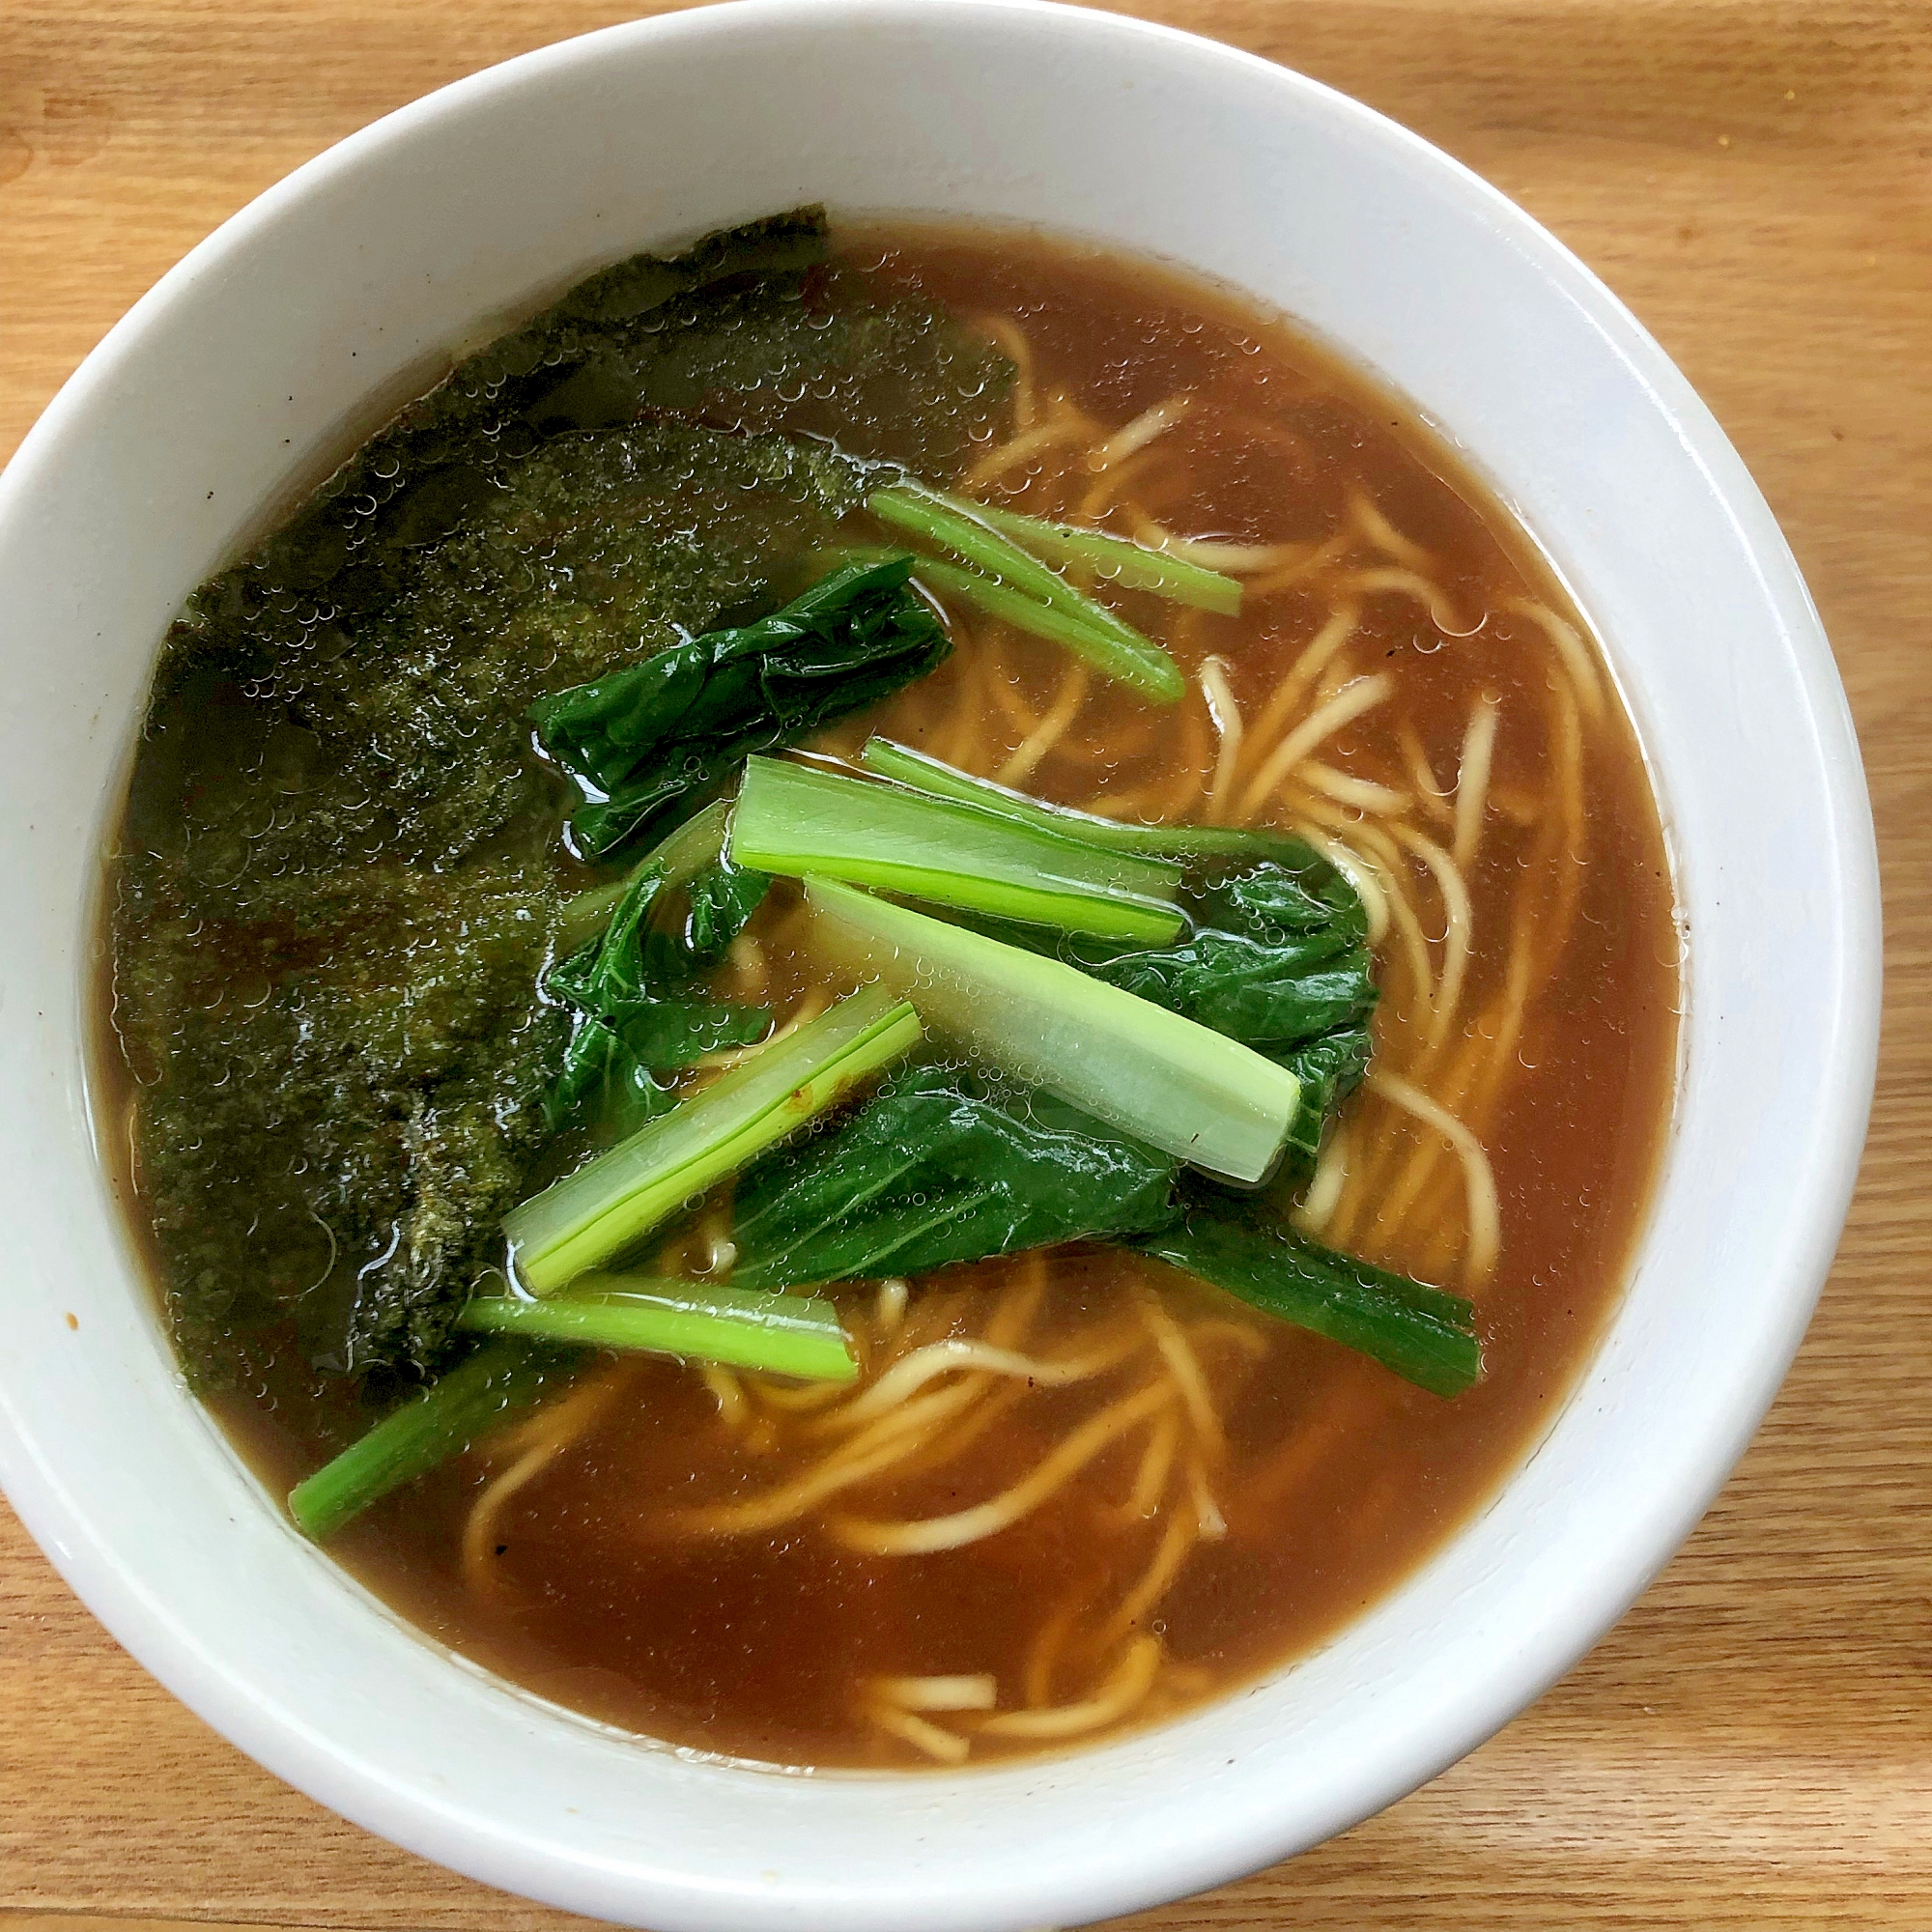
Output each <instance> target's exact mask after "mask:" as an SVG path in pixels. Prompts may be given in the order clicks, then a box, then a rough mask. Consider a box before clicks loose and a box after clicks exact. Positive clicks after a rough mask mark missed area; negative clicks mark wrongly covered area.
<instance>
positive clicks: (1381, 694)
mask: <svg viewBox="0 0 1932 1932" xmlns="http://www.w3.org/2000/svg"><path fill="white" fill-rule="evenodd" d="M1393 689H1394V685H1393V682H1392V680H1391V679H1390V677H1389V675H1388V673H1387V672H1386V671H1378V672H1377V673H1376V674H1375V676H1373V677H1364V678H1358V679H1357V680H1356V681H1355V682H1354V683H1353V684H1351V685H1350V687H1349V688H1348V690H1346V691H1345V692H1343V693H1342V694H1341V696H1338V697H1336V698H1335V699H1333V700H1332V701H1331V702H1330V703H1327V704H1324V705H1322V706H1321V709H1320V710H1319V711H1316V712H1314V713H1313V714H1312V715H1311V716H1309V717H1307V718H1304V719H1303V720H1302V722H1301V723H1300V724H1299V725H1296V726H1295V727H1294V729H1293V731H1291V732H1290V733H1289V734H1288V736H1287V737H1285V738H1284V739H1282V741H1281V742H1280V743H1279V744H1278V745H1277V746H1276V747H1275V748H1274V750H1273V751H1271V752H1270V753H1268V754H1267V756H1266V757H1265V758H1264V759H1263V760H1262V764H1261V769H1260V770H1259V771H1257V772H1256V773H1255V774H1254V776H1253V777H1252V778H1250V779H1249V781H1248V786H1247V789H1246V790H1245V791H1244V792H1243V793H1242V794H1241V803H1240V809H1239V822H1240V823H1241V824H1243V825H1248V824H1252V823H1253V822H1254V817H1255V814H1256V812H1258V811H1259V810H1261V808H1262V806H1263V805H1264V803H1265V802H1266V800H1267V799H1268V798H1269V797H1270V796H1271V795H1272V794H1273V793H1274V792H1275V791H1276V790H1277V789H1278V788H1279V787H1280V785H1281V782H1282V781H1283V780H1284V779H1286V778H1287V777H1288V775H1289V773H1291V772H1292V771H1293V769H1294V768H1295V766H1296V765H1297V764H1299V763H1300V762H1301V760H1302V759H1303V758H1305V757H1306V756H1307V755H1308V754H1309V753H1310V752H1312V751H1314V749H1315V748H1316V746H1317V745H1320V744H1321V743H1322V742H1323V741H1324V740H1325V739H1328V738H1331V737H1333V736H1334V735H1335V733H1336V732H1337V731H1340V730H1341V729H1342V728H1343V727H1344V726H1345V725H1352V724H1353V723H1354V721H1355V720H1356V719H1357V718H1359V717H1361V716H1362V714H1363V713H1364V712H1367V711H1373V710H1374V709H1375V708H1376V706H1377V705H1378V704H1381V703H1383V702H1384V701H1386V699H1387V698H1388V696H1389V694H1390V692H1391V691H1392V690H1393Z"/></svg>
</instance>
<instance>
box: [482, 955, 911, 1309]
mask: <svg viewBox="0 0 1932 1932" xmlns="http://www.w3.org/2000/svg"><path fill="white" fill-rule="evenodd" d="M920 1032H921V1028H920V1021H919V1015H918V1014H917V1013H916V1012H914V1010H913V1009H912V1008H911V1007H910V1006H908V1005H906V1004H905V1003H904V1002H903V1001H895V1000H893V999H892V998H891V997H889V996H888V995H887V994H885V993H883V992H882V991H880V990H879V989H877V988H875V987H868V988H867V989H866V990H864V991H862V992H859V993H856V994H854V995H853V996H852V997H851V998H850V999H847V1000H842V1001H840V1002H839V1004H838V1006H836V1007H834V1008H833V1009H832V1010H831V1011H830V1012H827V1013H821V1014H820V1015H819V1017H818V1018H817V1019H815V1020H813V1021H811V1022H810V1024H809V1025H807V1026H802V1027H800V1028H799V1030H798V1031H797V1032H796V1033H794V1034H790V1035H787V1036H786V1037H784V1038H782V1039H777V1040H774V1041H773V1042H772V1044H771V1045H770V1046H768V1047H766V1048H764V1049H763V1050H762V1051H760V1052H758V1053H756V1054H754V1055H753V1057H752V1058H751V1059H749V1060H746V1061H744V1062H741V1063H740V1064H739V1065H737V1066H735V1067H733V1068H732V1069H731V1071H730V1072H728V1073H726V1074H725V1076H724V1077H723V1078H722V1079H721V1080H719V1081H718V1083H717V1084H716V1085H715V1086H712V1087H708V1088H706V1089H705V1090H704V1091H703V1092H702V1093H701V1094H695V1095H694V1096H693V1097H692V1098H690V1099H688V1100H684V1101H681V1102H679V1104H678V1105H677V1106H675V1107H673V1108H672V1109H671V1110H670V1112H669V1113H668V1114H662V1115H660V1116H659V1117H658V1118H657V1119H656V1120H654V1121H651V1122H648V1123H647V1124H646V1125H644V1126H642V1127H640V1128H639V1130H638V1131H637V1132H636V1133H635V1134H633V1135H632V1136H631V1137H630V1139H629V1140H627V1141H621V1142H619V1143H618V1145H617V1146H616V1147H614V1148H612V1149H611V1151H609V1152H608V1153H605V1154H600V1155H599V1156H598V1158H597V1159H595V1160H593V1161H591V1162H590V1163H589V1164H588V1165H587V1166H585V1167H581V1168H579V1169H578V1170H577V1172H576V1173H575V1174H572V1175H568V1176H566V1177H565V1178H564V1179H562V1180H559V1181H557V1182H556V1183H555V1184H554V1186H551V1187H547V1188H545V1189H544V1191H543V1192H542V1193H541V1194H537V1195H533V1196H532V1197H531V1198H530V1199H529V1200H527V1201H525V1202H523V1203H521V1204H520V1205H519V1206H517V1207H516V1208H512V1209H511V1210H510V1212H509V1213H508V1214H507V1215H505V1216H504V1218H503V1230H504V1233H505V1234H507V1235H508V1236H509V1237H510V1255H511V1260H512V1262H513V1264H514V1265H515V1267H516V1270H517V1274H518V1278H519V1279H520V1280H521V1281H522V1282H523V1284H524V1286H525V1287H526V1288H527V1289H529V1290H530V1292H531V1293H535V1294H550V1293H554V1292H555V1291H556V1290H557V1289H559V1288H561V1287H562V1286H563V1285H564V1284H565V1283H566V1282H567V1281H569V1280H570V1279H571V1278H572V1277H573V1276H574V1275H579V1274H582V1272H583V1271H584V1269H586V1268H589V1267H594V1266H596V1265H597V1264H599V1263H600V1262H604V1261H607V1260H608V1259H609V1258H610V1257H611V1256H612V1255H614V1254H616V1253H617V1252H618V1251H619V1250H620V1249H622V1248H624V1247H627V1246H628V1245H629V1244H630V1243H631V1242H632V1241H634V1240H636V1239H638V1237H639V1236H641V1235H644V1234H646V1233H647V1232H648V1231H649V1230H650V1229H651V1228H653V1227H655V1226H656V1225H657V1224H658V1223H659V1222H660V1221H662V1220H664V1219H665V1217H666V1216H667V1215H668V1214H669V1213H670V1212H671V1211H672V1209H674V1208H677V1207H679V1206H680V1205H682V1204H683V1203H684V1202H686V1201H688V1200H690V1199H691V1198H692V1197H693V1196H695V1195H698V1194H701V1193H703V1192H704V1190H705V1189H706V1188H707V1187H710V1186H711V1185H712V1184H713V1183H714V1182H716V1181H719V1180H722V1179H725V1176H726V1175H728V1174H732V1173H735V1172H736V1171H737V1170H738V1169H739V1168H741V1167H743V1166H744V1165H745V1163H746V1162H747V1161H749V1160H751V1159H753V1157H754V1156H755V1155H757V1154H760V1153H762V1152H764V1151H765V1150H766V1149H767V1148H770V1147H773V1146H775V1145H776V1144H777V1143H778V1142H780V1141H781V1140H783V1139H784V1137H785V1136H786V1135H787V1134H790V1133H792V1132H794V1131H795V1130H796V1129H797V1128H799V1127H801V1126H803V1125H804V1124H805V1123H806V1122H808V1121H809V1120H810V1119H811V1118H812V1117H813V1116H814V1115H816V1114H819V1113H822V1112H823V1111H824V1110H825V1109H826V1108H827V1107H829V1106H831V1105H832V1103H833V1102H834V1101H835V1100H837V1099H838V1098H839V1097H840V1096H841V1095H843V1094H846V1093H848V1092H849V1091H850V1090H851V1089H852V1087H854V1086H855V1085H856V1084H857V1083H858V1082H859V1081H861V1080H864V1079H865V1078H867V1076H868V1075H869V1074H872V1073H875V1072H877V1071H878V1070H879V1069H880V1068H881V1067H883V1066H886V1065H890V1064H891V1063H892V1062H893V1061H895V1060H896V1059H897V1058H898V1057H899V1056H900V1055H901V1054H902V1053H904V1052H905V1051H906V1050H907V1049H908V1048H909V1047H910V1046H912V1045H913V1044H914V1042H915V1041H917V1040H918V1039H919V1037H920Z"/></svg>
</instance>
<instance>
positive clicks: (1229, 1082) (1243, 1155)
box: [806, 878, 1301, 1181]
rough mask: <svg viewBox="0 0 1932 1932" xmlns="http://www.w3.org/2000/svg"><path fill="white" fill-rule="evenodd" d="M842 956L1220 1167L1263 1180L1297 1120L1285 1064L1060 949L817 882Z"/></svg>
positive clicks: (990, 1056)
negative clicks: (1022, 944)
mask: <svg viewBox="0 0 1932 1932" xmlns="http://www.w3.org/2000/svg"><path fill="white" fill-rule="evenodd" d="M806 899H807V902H808V904H810V907H811V909H812V911H813V913H814V915H815V916H816V920H817V925H818V930H819V934H820V937H821V941H822V943H823V944H824V945H825V947H826V948H827V950H828V951H829V952H832V953H833V954H834V956H836V957H838V959H839V960H840V963H842V964H844V965H847V966H849V967H851V968H853V969H855V970H858V971H863V972H871V973H876V974H877V975H878V976H879V977H880V978H881V979H882V980H885V982H886V983H887V984H888V985H890V986H893V987H895V988H896V989H898V990H900V991H903V992H909V993H916V995H917V998H918V1000H919V1004H920V1010H921V1012H922V1013H923V1015H924V1016H925V1017H926V1018H927V1019H928V1020H929V1021H930V1022H931V1023H932V1024H933V1025H934V1026H935V1027H937V1028H939V1029H941V1030H942V1031H944V1032H946V1033H948V1034H950V1035H952V1037H954V1038H955V1039H957V1040H958V1041H959V1042H960V1043H961V1044H963V1045H965V1046H967V1047H969V1048H971V1049H972V1050H973V1051H974V1052H976V1053H978V1054H979V1055H980V1057H981V1058H983V1059H985V1060H988V1061H991V1062H992V1063H993V1064H994V1065H997V1066H999V1067H1001V1068H1002V1069H1004V1070H1005V1071H1006V1072H1007V1073H1009V1075H1011V1076H1012V1077H1013V1078H1014V1079H1017V1080H1021V1081H1024V1082H1026V1083H1027V1084H1028V1085H1030V1086H1036V1087H1044V1088H1046V1089H1047V1090H1048V1092H1050V1093H1054V1094H1059V1095H1060V1096H1061V1097H1062V1098H1063V1099H1066V1100H1070V1101H1071V1102H1072V1103H1073V1104H1074V1105H1075V1106H1076V1107H1082V1108H1084V1109H1086V1111H1087V1112H1088V1113H1090V1114H1092V1115H1093V1116H1094V1118H1095V1119H1096V1120H1099V1121H1101V1122H1105V1123H1106V1124H1107V1125H1109V1126H1111V1127H1113V1128H1115V1129H1116V1130H1117V1131H1119V1132H1122V1133H1125V1134H1130V1135H1132V1136H1134V1137H1135V1138H1137V1139H1139V1140H1142V1141H1145V1142H1147V1143H1148V1144H1150V1145H1151V1146H1153V1147H1156V1148H1160V1149H1162V1150H1163V1151H1166V1152H1169V1153H1173V1154H1176V1155H1178V1156H1179V1158H1180V1159H1182V1160H1185V1161H1189V1162H1191V1163H1192V1164H1193V1165H1194V1166H1196V1167H1199V1168H1202V1169H1204V1170H1205V1171H1206V1172H1208V1173H1210V1174H1216V1175H1221V1176H1224V1177H1226V1178H1228V1179H1234V1180H1241V1181H1258V1180H1260V1179H1263V1178H1264V1176H1265V1175H1266V1174H1267V1173H1268V1171H1269V1170H1270V1169H1271V1168H1272V1167H1273V1166H1274V1164H1275V1161H1276V1159H1277V1158H1278V1157H1279V1155H1280V1153H1281V1150H1282V1145H1283V1143H1284V1141H1285V1140H1286V1139H1287V1137H1288V1133H1289V1129H1290V1127H1291V1126H1292V1125H1293V1122H1294V1119H1295V1115H1296V1109H1297V1106H1298V1104H1299V1100H1300V1094H1301V1083H1300V1082H1299V1081H1298V1080H1297V1079H1296V1078H1295V1076H1294V1075H1293V1073H1291V1072H1289V1071H1288V1070H1287V1069H1286V1068H1285V1067H1281V1066H1277V1065H1274V1063H1273V1062H1271V1061H1268V1060H1264V1058H1263V1057H1262V1056H1261V1055H1260V1054H1259V1053H1256V1052H1254V1051H1253V1050H1252V1049H1251V1048H1249V1047H1245V1046H1242V1045H1240V1044H1238V1043H1237V1042H1236V1041H1235V1040H1232V1039H1227V1038H1224V1037H1222V1036H1221V1035H1220V1034H1218V1033H1215V1032H1213V1031H1211V1030H1210V1029H1209V1028H1208V1027H1205V1026H1200V1025H1197V1024H1196V1023H1195V1022H1194V1021H1192V1020H1189V1019H1183V1018H1182V1017H1181V1016H1180V1015H1179V1014H1178V1013H1172V1012H1169V1011H1167V1010H1165V1009H1163V1008H1160V1007H1157V1006H1154V1005H1153V1004H1152V1003H1151V1002H1150V1001H1147V1000H1142V999H1138V998H1136V997H1135V996H1134V995H1133V994H1131V993H1126V992H1122V990H1121V989H1120V988H1119V987H1117V986H1110V985H1107V984H1106V983H1105V982H1104V981H1101V980H1094V979H1092V978H1090V977H1089V976H1088V975H1087V974H1085V973H1082V972H1080V971H1079V970H1078V969H1077V968H1075V967H1072V966H1068V965H1066V964H1065V963H1064V962H1063V961H1061V960H1058V959H1050V958H1045V957H1042V956H1041V955H1039V954H1038V953H1035V952H1024V951H1022V950H1021V949H1020V948H1018V947H1015V946H1007V945H1004V944H1002V943H1001V942H1000V941H999V940H996V939H989V938H987V937H986V936H985V935H984V934H983V933H979V932H973V931H969V930H967V929H965V928H963V927H960V926H955V925H948V924H946V923H944V922H943V921H940V920H936V919H929V918H927V917H926V916H925V915H924V914H923V913H918V912H913V911H911V910H910V909H909V908H907V907H905V906H898V905H893V904H891V903H889V902H888V901H886V900H884V899H879V898H874V897H872V896H871V895H868V894H866V893H861V892H855V891H853V890H852V889H851V888H850V887H849V886H841V885H838V884H837V883H835V882H834V881H832V880H830V879H818V878H813V879H808V880H807V881H806Z"/></svg>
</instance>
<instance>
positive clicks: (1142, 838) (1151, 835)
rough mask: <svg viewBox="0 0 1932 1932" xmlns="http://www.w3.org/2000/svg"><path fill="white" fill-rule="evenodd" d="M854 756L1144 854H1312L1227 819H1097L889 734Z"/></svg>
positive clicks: (966, 798)
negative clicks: (1216, 822)
mask: <svg viewBox="0 0 1932 1932" xmlns="http://www.w3.org/2000/svg"><path fill="white" fill-rule="evenodd" d="M859 762H860V763H861V764H862V765H864V766H865V768H866V769H867V771H868V772H872V773H875V774H876V775H877V776H878V777H880V778H882V779H892V780H894V781H895V782H896V783H899V784H902V785H910V786H911V787H912V789H913V790H915V791H923V792H930V793H932V794H933V796H934V797H936V798H956V799H959V800H961V801H963V802H964V803H965V804H967V805H977V806H979V807H980V809H981V810H985V811H997V812H999V813H1000V814H1001V815H1002V816H1003V817H1007V818H1010V819H1012V820H1013V821H1014V822H1015V823H1017V824H1021V825H1032V826H1036V827H1037V828H1038V829H1039V830H1040V831H1042V832H1057V833H1059V834H1060V835H1061V837H1062V838H1078V839H1079V840H1081V842H1082V843H1083V844H1088V845H1096V846H1099V847H1101V848H1103V849H1104V850H1107V851H1110V852H1144V853H1147V854H1149V855H1150V856H1151V857H1155V858H1164V859H1174V860H1178V861H1180V862H1181V863H1183V864H1184V863H1186V862H1188V861H1190V860H1195V861H1203V862H1205V861H1208V860H1213V859H1229V860H1236V859H1267V858H1280V859H1283V860H1285V861H1287V862H1289V863H1292V864H1293V865H1295V866H1302V865H1306V864H1307V863H1308V862H1309V861H1310V860H1314V859H1316V858H1317V857H1318V855H1317V854H1316V852H1315V850H1314V848H1313V847H1312V846H1310V845H1309V844H1308V842H1307V841H1306V840H1305V839H1301V838H1293V837H1291V836H1290V835H1289V834H1287V833H1282V832H1255V831H1249V830H1245V829H1243V828H1240V827H1236V826H1232V825H1140V824H1137V823H1135V822H1133V821H1132V820H1130V819H1118V818H1101V817H1098V816H1096V815H1095V814H1094V812H1091V811H1075V810H1073V809H1072V808H1071V807H1070V806H1065V805H1048V804H1047V803H1046V802H1045V801H1044V800H1043V799H1037V798H1029V797H1028V796H1027V795H1026V793H1024V792H1018V791H1012V790H1009V788H1008V787H1007V786H1006V785H1002V784H995V783H994V782H993V781H992V780H991V779H980V778H975V777H973V776H972V774H971V773H969V772H962V771H961V770H959V768H958V767H957V766H956V765H949V764H945V763H943V762H942V761H941V760H940V759H938V758H934V757H929V756H928V755H927V754H926V753H923V752H915V751H914V750H913V749H912V747H911V746H909V745H898V744H895V743H894V742H893V740H892V739H890V738H868V739H867V741H866V747H865V750H864V751H862V752H861V753H860V754H859Z"/></svg>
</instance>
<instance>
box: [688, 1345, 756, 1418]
mask: <svg viewBox="0 0 1932 1932" xmlns="http://www.w3.org/2000/svg"><path fill="white" fill-rule="evenodd" d="M697 1373H698V1375H699V1377H700V1378H702V1380H703V1382H704V1386H705V1387H706V1388H708V1389H709V1390H710V1391H711V1393H712V1394H713V1395H714V1396H715V1397H716V1398H717V1401H718V1419H719V1420H720V1421H721V1422H722V1423H724V1425H725V1428H726V1429H728V1430H729V1431H730V1432H731V1433H732V1435H739V1434H741V1433H742V1432H743V1430H744V1428H745V1426H746V1424H747V1423H749V1422H750V1421H751V1419H752V1403H751V1398H750V1397H749V1396H747V1395H746V1393H745V1385H744V1383H743V1382H741V1381H740V1380H739V1379H738V1378H737V1377H736V1376H735V1375H733V1374H732V1373H731V1371H730V1370H729V1369H725V1368H720V1367H719V1366H718V1364H717V1363H716V1362H700V1363H698V1365H697Z"/></svg>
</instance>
